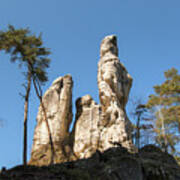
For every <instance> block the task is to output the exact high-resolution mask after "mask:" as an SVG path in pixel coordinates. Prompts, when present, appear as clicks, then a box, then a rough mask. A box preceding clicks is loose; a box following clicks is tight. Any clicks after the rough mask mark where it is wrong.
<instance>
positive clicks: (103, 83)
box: [98, 35, 134, 150]
mask: <svg viewBox="0 0 180 180" xmlns="http://www.w3.org/2000/svg"><path fill="white" fill-rule="evenodd" d="M131 85H132V78H131V76H130V75H129V74H128V72H127V70H126V69H125V67H124V66H123V64H122V63H120V61H119V59H118V47H117V38H116V36H114V35H111V36H107V37H105V38H104V40H103V41H102V43H101V49H100V61H99V64H98V87H99V98H100V103H101V109H102V114H101V124H100V129H101V138H100V139H101V142H100V149H101V150H106V149H108V148H110V147H114V146H115V145H117V144H121V145H122V146H123V147H126V148H127V149H129V150H133V149H134V146H133V145H132V140H131V131H132V126H131V123H130V121H129V119H128V117H127V115H126V111H125V106H126V103H127V101H128V96H129V91H130V88H131Z"/></svg>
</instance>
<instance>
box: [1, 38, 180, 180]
mask: <svg viewBox="0 0 180 180" xmlns="http://www.w3.org/2000/svg"><path fill="white" fill-rule="evenodd" d="M131 84H132V78H131V76H130V75H129V74H128V72H127V70H126V69H125V67H124V66H123V65H122V63H120V61H119V59H118V48H117V40H116V37H115V36H107V37H105V39H104V40H103V41H102V44H101V49H100V61H99V64H98V87H99V98H100V105H98V104H96V103H95V101H94V100H93V99H92V97H91V96H90V95H86V96H83V97H81V98H78V99H77V101H76V108H77V112H76V119H75V123H74V127H73V131H72V132H71V133H69V126H70V123H71V121H72V86H73V82H72V78H71V76H70V75H66V76H64V77H60V78H58V79H56V80H55V81H54V82H53V84H52V86H51V87H50V88H49V89H48V90H47V91H46V93H45V95H44V96H43V104H44V106H45V109H46V113H47V119H48V123H49V126H50V131H51V134H52V140H53V144H54V150H55V154H54V163H55V164H54V165H51V166H42V165H49V164H50V162H51V148H50V142H49V136H48V130H47V127H46V123H45V119H44V114H43V111H42V107H41V106H40V107H39V112H38V115H37V126H36V129H35V133H34V144H33V148H32V154H31V160H30V162H29V164H30V165H38V166H42V167H37V166H18V167H15V168H13V169H10V170H7V171H6V170H4V169H3V170H2V171H1V172H0V179H1V180H7V179H13V180H16V179H18V180H29V179H37V180H49V179H54V180H55V179H64V180H72V179H73V180H75V179H77V180H80V179H81V180H84V179H98V180H150V179H151V180H179V179H180V166H179V165H178V164H177V162H176V161H175V159H174V158H173V157H172V156H171V155H169V154H168V153H166V152H162V151H161V149H159V148H158V147H155V146H154V145H147V146H145V147H143V148H141V149H140V150H139V152H138V153H137V152H135V148H134V146H133V144H132V141H131V123H130V121H129V119H128V117H127V115H126V111H125V106H126V103H127V101H128V95H129V91H130V88H131ZM132 151H133V153H132ZM83 158H85V159H83ZM60 162H63V163H61V164H57V163H60Z"/></svg>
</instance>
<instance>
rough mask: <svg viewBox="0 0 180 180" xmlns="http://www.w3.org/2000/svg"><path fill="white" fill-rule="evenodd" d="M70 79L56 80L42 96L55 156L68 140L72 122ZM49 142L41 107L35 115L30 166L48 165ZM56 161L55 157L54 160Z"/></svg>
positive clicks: (71, 83)
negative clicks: (35, 123) (35, 121)
mask: <svg viewBox="0 0 180 180" xmlns="http://www.w3.org/2000/svg"><path fill="white" fill-rule="evenodd" d="M72 86H73V82H72V77H71V76H70V75H66V76H64V77H59V78H57V79H56V80H55V81H54V82H53V83H52V86H51V87H50V88H49V89H48V90H47V91H46V93H45V94H44V96H43V104H44V106H45V108H46V113H47V119H48V123H49V126H50V131H51V134H52V140H53V144H54V148H55V151H56V156H57V155H58V154H59V153H60V156H63V153H62V151H63V150H64V148H65V146H66V141H67V139H68V138H69V125H70V123H71V121H72ZM50 151H51V150H50V142H49V136H48V130H47V126H46V123H45V119H44V114H43V111H42V108H41V106H40V107H39V112H38V115H37V126H36V128H35V132H34V143H33V147H32V153H31V160H30V164H48V163H49V161H50V154H51V152H50ZM55 159H56V160H55V161H57V159H58V158H57V157H56V158H55Z"/></svg>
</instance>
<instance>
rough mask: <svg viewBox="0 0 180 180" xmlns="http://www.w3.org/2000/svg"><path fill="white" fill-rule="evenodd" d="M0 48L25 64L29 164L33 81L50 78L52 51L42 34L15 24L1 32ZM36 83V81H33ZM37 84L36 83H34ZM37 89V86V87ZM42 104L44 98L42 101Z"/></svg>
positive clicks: (25, 161) (41, 81)
mask: <svg viewBox="0 0 180 180" xmlns="http://www.w3.org/2000/svg"><path fill="white" fill-rule="evenodd" d="M0 50H5V52H6V53H10V55H11V61H12V62H15V61H19V63H20V65H24V66H25V68H26V72H25V73H24V75H25V77H26V83H25V89H26V92H25V96H24V98H25V102H24V133H23V137H24V138H23V164H24V165H26V164H27V120H28V105H29V96H30V91H31V84H32V81H33V82H37V81H38V82H39V84H41V85H42V84H43V83H45V82H46V81H47V80H48V77H47V73H46V68H48V67H49V63H50V59H49V58H47V56H48V55H49V54H50V51H49V50H48V49H47V48H45V47H43V43H42V39H41V35H40V36H39V37H36V36H35V35H32V34H31V33H30V31H29V29H15V28H14V27H13V26H11V25H10V26H9V27H8V30H7V31H1V32H0ZM33 84H34V83H33ZM34 85H35V84H34ZM35 89H36V87H35ZM40 103H41V105H42V99H41V101H40ZM43 112H44V117H45V121H46V125H47V129H48V133H49V137H50V142H51V143H50V144H52V137H51V132H50V128H49V124H48V120H47V116H46V113H45V108H44V110H43Z"/></svg>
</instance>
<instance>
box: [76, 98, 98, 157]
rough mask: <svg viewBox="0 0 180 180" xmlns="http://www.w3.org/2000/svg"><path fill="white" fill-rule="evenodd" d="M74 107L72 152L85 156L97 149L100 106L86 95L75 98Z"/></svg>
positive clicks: (78, 155)
mask: <svg viewBox="0 0 180 180" xmlns="http://www.w3.org/2000/svg"><path fill="white" fill-rule="evenodd" d="M76 109H77V113H76V121H75V125H74V129H73V134H74V153H75V154H76V156H77V157H78V158H87V157H90V156H91V155H92V154H93V153H94V152H95V151H96V150H97V149H98V142H99V137H100V134H99V129H98V123H99V120H100V106H99V105H97V104H96V103H95V101H94V100H93V99H92V97H91V96H90V95H86V96H83V97H82V98H79V99H77V101H76Z"/></svg>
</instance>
